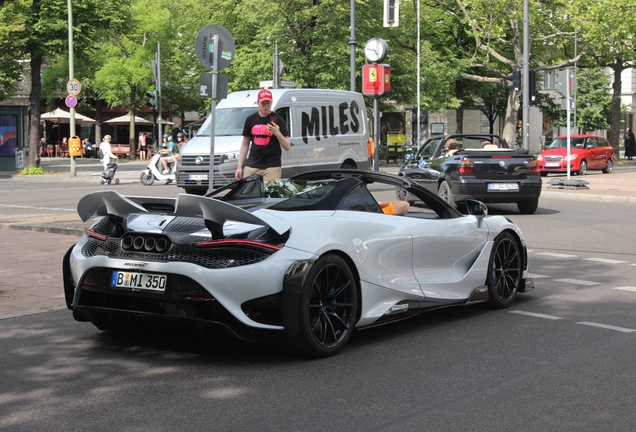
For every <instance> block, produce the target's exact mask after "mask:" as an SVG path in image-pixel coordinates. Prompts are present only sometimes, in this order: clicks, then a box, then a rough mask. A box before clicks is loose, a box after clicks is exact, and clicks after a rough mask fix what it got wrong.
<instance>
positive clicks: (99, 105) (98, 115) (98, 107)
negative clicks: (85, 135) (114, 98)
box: [95, 99, 104, 145]
mask: <svg viewBox="0 0 636 432" xmlns="http://www.w3.org/2000/svg"><path fill="white" fill-rule="evenodd" d="M103 109H104V103H103V102H102V100H101V99H97V100H96V101H95V121H97V123H95V144H97V145H99V144H100V143H101V142H102V118H103V116H102V113H103Z"/></svg>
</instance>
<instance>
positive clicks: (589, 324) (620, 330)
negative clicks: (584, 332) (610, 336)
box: [577, 321, 636, 333]
mask: <svg viewBox="0 0 636 432" xmlns="http://www.w3.org/2000/svg"><path fill="white" fill-rule="evenodd" d="M577 324H581V325H586V326H591V327H600V328H604V329H608V330H616V331H619V332H623V333H632V332H636V330H634V329H628V328H625V327H616V326H611V325H607V324H598V323H593V322H586V321H582V322H577Z"/></svg>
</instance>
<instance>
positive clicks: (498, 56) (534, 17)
mask: <svg viewBox="0 0 636 432" xmlns="http://www.w3.org/2000/svg"><path fill="white" fill-rule="evenodd" d="M435 1H436V2H437V4H438V5H439V7H441V8H443V9H444V10H445V11H447V13H449V14H452V15H456V16H461V17H462V18H463V20H464V22H465V25H466V26H467V27H468V28H469V29H470V31H471V33H472V36H473V38H474V41H475V44H474V46H475V49H474V51H473V52H472V53H471V55H470V57H465V58H464V60H465V61H466V62H465V63H463V65H465V66H466V67H465V68H463V69H462V71H461V75H462V77H463V78H465V79H467V80H471V81H476V82H478V83H491V84H497V85H500V86H502V87H504V88H505V87H506V85H507V78H506V76H507V74H508V73H510V72H512V71H513V70H515V69H523V25H522V23H523V1H522V0H504V1H501V0H490V1H482V0H435ZM529 4H530V7H529V10H530V21H529V22H530V32H529V33H530V36H531V37H530V52H531V53H532V59H533V60H532V61H531V62H532V63H533V64H532V65H531V69H533V70H535V71H545V70H550V69H558V68H562V67H565V66H567V65H570V64H574V62H575V61H577V60H578V59H580V57H582V56H583V55H584V54H585V53H586V51H587V47H586V46H583V47H582V49H581V52H580V53H579V54H578V56H577V57H575V58H568V57H567V56H565V55H564V54H563V53H564V47H565V46H569V45H571V44H572V43H573V36H574V32H573V30H572V28H571V26H570V19H569V17H568V16H567V14H566V13H565V12H566V6H565V5H564V4H563V3H562V2H560V1H559V0H547V1H546V0H544V1H537V0H530V1H529ZM539 60H541V63H539ZM520 109H521V92H515V91H511V92H510V94H509V97H508V103H507V108H506V115H505V119H504V130H503V137H504V138H505V139H506V140H508V141H509V142H512V141H514V137H515V136H516V134H517V118H518V117H519V110H520Z"/></svg>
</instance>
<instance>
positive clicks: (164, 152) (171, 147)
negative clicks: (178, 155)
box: [159, 134, 176, 174]
mask: <svg viewBox="0 0 636 432" xmlns="http://www.w3.org/2000/svg"><path fill="white" fill-rule="evenodd" d="M166 135H167V134H166ZM164 138H165V135H164ZM167 139H168V146H167V148H163V149H161V150H159V153H160V154H161V165H162V166H163V173H162V174H170V169H168V164H169V163H173V162H174V160H173V159H172V153H173V152H174V151H175V150H176V148H175V144H174V141H172V135H168V137H167Z"/></svg>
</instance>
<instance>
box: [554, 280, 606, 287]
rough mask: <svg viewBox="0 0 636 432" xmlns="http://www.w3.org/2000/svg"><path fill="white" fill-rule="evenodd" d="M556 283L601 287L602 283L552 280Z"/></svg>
mask: <svg viewBox="0 0 636 432" xmlns="http://www.w3.org/2000/svg"><path fill="white" fill-rule="evenodd" d="M552 280H553V281H554V282H564V283H570V284H575V285H588V286H591V285H601V284H602V282H592V281H584V280H579V279H552Z"/></svg>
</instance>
